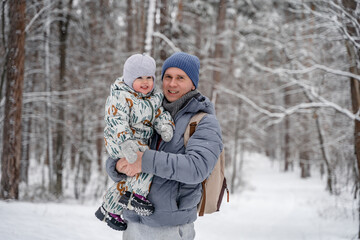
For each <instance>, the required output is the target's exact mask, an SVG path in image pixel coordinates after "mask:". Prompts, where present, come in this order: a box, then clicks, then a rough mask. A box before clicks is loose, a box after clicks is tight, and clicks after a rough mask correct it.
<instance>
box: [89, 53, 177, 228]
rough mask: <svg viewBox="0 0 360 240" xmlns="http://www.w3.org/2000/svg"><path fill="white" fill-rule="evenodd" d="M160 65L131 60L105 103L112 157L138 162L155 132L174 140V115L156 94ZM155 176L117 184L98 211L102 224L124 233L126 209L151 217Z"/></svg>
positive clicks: (150, 60)
mask: <svg viewBox="0 0 360 240" xmlns="http://www.w3.org/2000/svg"><path fill="white" fill-rule="evenodd" d="M155 71H156V63H155V60H154V59H153V58H152V57H150V56H148V55H145V54H135V55H132V56H131V57H129V58H128V59H127V60H126V62H125V64H124V70H123V77H122V78H118V79H116V81H115V83H114V84H112V86H111V90H110V96H109V97H108V98H107V100H106V104H105V123H106V127H105V129H104V139H105V146H106V150H107V152H108V153H109V155H110V157H111V158H113V159H119V158H122V157H125V158H126V159H127V160H128V161H129V162H130V163H133V162H135V161H136V159H137V154H136V152H137V151H145V150H146V149H147V148H148V146H147V144H148V140H149V139H150V137H151V136H152V134H153V133H154V130H155V131H157V133H158V134H160V135H161V137H162V139H163V140H164V141H166V142H168V141H170V140H171V139H172V137H173V130H174V127H175V126H174V123H173V121H172V118H171V116H170V114H169V113H168V112H166V111H164V109H163V108H162V107H161V105H162V101H163V97H164V96H163V93H162V92H155V91H154V81H155ZM152 177H153V176H152V175H151V174H146V173H140V174H138V175H137V176H135V177H126V179H125V180H124V181H121V182H118V183H115V184H113V185H112V186H111V187H110V188H109V189H108V190H107V192H106V194H105V196H104V201H103V204H102V206H101V207H100V208H99V209H98V210H97V211H96V212H95V215H96V217H97V218H98V219H100V220H101V221H105V222H107V224H108V225H109V226H110V227H111V228H113V229H115V230H120V231H123V230H125V229H126V227H127V225H126V222H125V221H124V220H123V219H122V218H121V214H122V211H123V209H130V210H134V211H135V212H136V213H137V214H140V215H150V214H152V213H153V212H154V207H153V205H152V204H151V203H150V201H149V200H148V199H147V198H146V196H147V194H148V193H149V188H150V184H151V181H152Z"/></svg>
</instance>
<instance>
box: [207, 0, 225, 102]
mask: <svg viewBox="0 0 360 240" xmlns="http://www.w3.org/2000/svg"><path fill="white" fill-rule="evenodd" d="M226 5H227V1H226V0H220V2H219V6H218V15H217V21H216V35H215V37H216V38H218V37H219V36H220V35H221V34H222V33H223V32H224V30H225V16H226ZM223 54H224V46H223V44H222V43H221V42H220V41H219V39H217V40H216V42H215V51H214V61H215V62H216V64H217V65H219V66H216V67H217V68H219V69H222V68H221V64H222V59H223ZM220 81H221V72H220V70H216V69H215V70H214V71H213V89H212V93H211V95H212V96H211V101H212V102H213V103H214V104H215V106H216V90H215V89H216V87H217V85H218V84H219V83H220Z"/></svg>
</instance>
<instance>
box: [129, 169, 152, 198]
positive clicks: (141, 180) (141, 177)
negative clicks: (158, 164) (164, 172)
mask: <svg viewBox="0 0 360 240" xmlns="http://www.w3.org/2000/svg"><path fill="white" fill-rule="evenodd" d="M153 177H154V175H153V174H149V173H139V174H137V175H136V176H134V177H132V178H128V185H129V187H130V188H131V189H132V191H133V192H134V193H136V194H138V195H141V196H144V197H146V196H147V195H148V194H149V191H150V187H151V182H152V179H153Z"/></svg>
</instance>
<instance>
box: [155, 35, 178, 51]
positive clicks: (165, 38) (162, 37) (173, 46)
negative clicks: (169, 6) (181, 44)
mask: <svg viewBox="0 0 360 240" xmlns="http://www.w3.org/2000/svg"><path fill="white" fill-rule="evenodd" d="M153 36H154V37H158V38H161V39H162V40H164V41H165V42H166V43H167V44H168V45H169V47H171V49H172V50H173V51H174V52H181V49H180V48H178V47H176V46H175V44H174V43H173V42H172V41H171V40H170V39H169V38H168V37H166V36H165V35H164V34H162V33H160V32H154V33H153Z"/></svg>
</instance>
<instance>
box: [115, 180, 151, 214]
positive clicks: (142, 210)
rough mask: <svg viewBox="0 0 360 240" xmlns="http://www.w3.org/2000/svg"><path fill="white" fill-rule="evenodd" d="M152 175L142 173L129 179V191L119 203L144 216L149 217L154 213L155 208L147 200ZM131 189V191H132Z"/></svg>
mask: <svg viewBox="0 0 360 240" xmlns="http://www.w3.org/2000/svg"><path fill="white" fill-rule="evenodd" d="M152 178H153V175H152V174H147V173H140V174H137V175H136V176H135V177H132V178H130V177H128V178H127V180H128V182H127V184H128V185H129V186H131V187H129V191H127V192H126V194H125V195H123V196H122V197H121V198H120V201H119V203H120V204H121V205H122V206H123V207H124V208H126V209H129V210H134V211H135V212H136V213H137V214H139V215H142V216H149V215H151V214H152V213H153V212H154V210H155V209H154V206H153V205H152V204H151V202H150V201H149V200H148V199H147V198H146V197H147V195H148V193H149V188H150V185H151V180H152ZM130 189H131V190H130Z"/></svg>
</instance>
